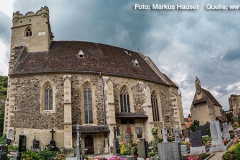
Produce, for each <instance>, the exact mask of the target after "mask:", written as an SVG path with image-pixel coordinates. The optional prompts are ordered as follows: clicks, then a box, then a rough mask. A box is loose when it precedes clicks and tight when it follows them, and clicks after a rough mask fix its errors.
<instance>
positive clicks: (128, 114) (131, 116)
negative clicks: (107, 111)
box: [115, 112, 148, 119]
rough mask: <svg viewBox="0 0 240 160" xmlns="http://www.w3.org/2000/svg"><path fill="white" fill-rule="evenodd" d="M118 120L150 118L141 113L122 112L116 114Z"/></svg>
mask: <svg viewBox="0 0 240 160" xmlns="http://www.w3.org/2000/svg"><path fill="white" fill-rule="evenodd" d="M115 116H116V119H148V116H147V115H145V114H141V113H132V112H120V113H116V114H115Z"/></svg>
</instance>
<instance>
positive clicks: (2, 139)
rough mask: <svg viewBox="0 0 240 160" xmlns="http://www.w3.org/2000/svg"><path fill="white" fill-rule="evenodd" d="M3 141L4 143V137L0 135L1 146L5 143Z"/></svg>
mask: <svg viewBox="0 0 240 160" xmlns="http://www.w3.org/2000/svg"><path fill="white" fill-rule="evenodd" d="M5 141H6V135H2V136H1V137H0V144H1V145H3V144H4V143H5Z"/></svg>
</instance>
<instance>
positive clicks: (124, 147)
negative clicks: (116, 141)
mask: <svg viewBox="0 0 240 160" xmlns="http://www.w3.org/2000/svg"><path fill="white" fill-rule="evenodd" d="M119 146H120V154H121V155H127V154H128V149H127V144H126V142H123V143H122V144H120V145H119Z"/></svg>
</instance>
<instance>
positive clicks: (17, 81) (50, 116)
mask: <svg viewBox="0 0 240 160" xmlns="http://www.w3.org/2000/svg"><path fill="white" fill-rule="evenodd" d="M64 75H71V76H72V78H71V85H72V93H71V99H72V104H71V105H72V124H73V125H76V124H80V125H84V118H83V115H82V114H83V99H82V98H83V86H84V84H85V83H89V84H90V87H91V89H92V95H93V96H92V101H93V111H95V112H94V114H93V118H94V120H93V122H94V123H93V124H92V125H104V109H103V99H102V98H103V97H102V79H101V78H100V76H99V75H96V74H95V75H93V74H46V75H41V74H40V75H28V76H12V77H10V78H9V79H10V80H9V82H10V83H9V85H10V87H9V94H8V97H11V98H9V101H11V103H9V106H10V107H9V106H7V109H9V108H12V109H14V111H12V112H10V111H8V112H7V113H8V120H9V122H10V124H9V126H7V127H6V133H7V132H8V130H9V129H14V128H16V132H15V140H16V142H18V136H19V134H21V133H22V132H23V133H24V134H26V135H27V137H31V138H30V139H32V137H34V135H33V133H35V131H38V130H42V131H41V132H44V135H48V134H49V136H50V135H51V134H50V133H49V132H50V130H49V129H52V128H53V129H54V130H56V133H55V135H56V137H61V136H62V137H63V129H64V123H63V120H64V119H63V117H64V112H63V111H64V108H63V106H64V103H63V102H64V95H63V94H64V92H63V76H64ZM108 81H111V83H112V92H110V91H111V89H110V90H109V91H108V92H109V93H113V94H114V95H113V96H112V97H111V100H110V102H111V101H114V103H109V104H106V103H107V102H108V101H107V97H108V94H107V91H106V92H105V100H106V101H105V106H106V107H114V109H113V110H115V112H116V113H118V112H119V111H120V108H119V106H120V102H119V91H120V89H121V87H122V86H123V85H125V86H127V87H128V89H129V94H131V96H130V101H131V104H132V105H131V106H132V108H131V112H135V113H141V114H149V118H148V119H147V120H136V121H135V124H133V125H132V124H131V125H130V126H131V131H132V133H133V140H134V141H137V140H138V139H137V138H136V136H137V135H136V133H135V127H136V126H140V127H143V138H146V140H148V141H149V140H151V139H152V136H151V128H152V127H153V126H155V127H159V135H161V134H160V128H162V127H163V126H164V127H166V128H167V129H169V130H170V131H171V130H172V128H174V125H176V124H178V123H177V122H176V121H175V119H174V118H173V116H172V115H173V112H174V110H173V106H172V100H171V98H170V90H169V87H167V86H165V85H161V84H156V83H152V82H146V81H141V80H137V79H129V78H124V77H115V76H104V84H105V85H106V83H107V82H108ZM48 82H49V84H51V85H52V87H53V93H54V95H53V96H54V97H55V102H54V110H53V111H44V110H42V109H41V103H42V102H41V100H42V99H41V94H42V87H43V85H44V84H45V83H48ZM146 88H149V89H146ZM153 90H155V91H156V93H157V96H158V107H159V114H160V122H153V119H152V116H151V114H152V106H151V103H149V102H151V100H150V99H149V98H150V96H149V93H148V92H149V91H150V93H151V92H152V91H153ZM146 97H148V99H147V98H146ZM109 113H112V112H110V110H109V108H106V124H107V125H108V126H109V129H110V134H109V135H108V140H109V147H111V146H112V144H113V143H112V140H113V131H112V128H113V127H114V126H116V125H117V126H120V128H121V130H122V131H125V130H126V126H127V125H121V123H119V122H117V124H114V123H112V121H110V119H111V118H113V117H115V115H111V116H110V115H109ZM163 121H165V123H164V124H163ZM21 128H22V129H21ZM45 129H46V131H45ZM60 131H61V132H60ZM58 132H59V133H58ZM62 137H61V138H58V139H59V140H60V141H58V140H56V142H57V146H58V144H61V145H63V144H62V143H63V142H62V141H61V140H62V139H63V138H62ZM94 138H95V140H96V143H95V140H94V144H98V143H99V144H100V143H103V142H104V136H103V135H101V134H100V135H99V134H94ZM37 140H39V141H40V143H42V144H43V145H47V144H49V139H48V138H45V137H39V139H38V138H37ZM31 141H32V140H31ZM31 141H30V142H31ZM30 142H28V147H30V146H31V143H32V142H31V143H30ZM73 143H75V142H74V140H73ZM95 147H97V146H95ZM95 151H96V152H100V150H99V149H97V148H96V150H95Z"/></svg>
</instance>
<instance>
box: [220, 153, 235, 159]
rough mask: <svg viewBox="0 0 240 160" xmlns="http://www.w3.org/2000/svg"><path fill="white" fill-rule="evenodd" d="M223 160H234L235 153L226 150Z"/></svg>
mask: <svg viewBox="0 0 240 160" xmlns="http://www.w3.org/2000/svg"><path fill="white" fill-rule="evenodd" d="M222 160H234V154H232V153H230V152H226V153H224V154H223V156H222Z"/></svg>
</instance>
